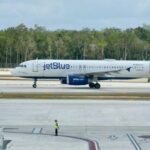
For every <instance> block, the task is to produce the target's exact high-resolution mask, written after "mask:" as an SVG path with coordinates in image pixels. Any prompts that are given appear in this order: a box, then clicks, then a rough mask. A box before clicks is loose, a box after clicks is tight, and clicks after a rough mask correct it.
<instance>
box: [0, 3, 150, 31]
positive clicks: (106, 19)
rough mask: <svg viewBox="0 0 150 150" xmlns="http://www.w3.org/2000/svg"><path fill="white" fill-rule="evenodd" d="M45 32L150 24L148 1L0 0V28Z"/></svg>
mask: <svg viewBox="0 0 150 150" xmlns="http://www.w3.org/2000/svg"><path fill="white" fill-rule="evenodd" d="M22 23H23V24H25V25H26V26H27V27H34V25H35V24H36V25H39V26H44V27H46V29H48V30H57V29H68V30H72V29H73V30H74V29H75V30H81V29H83V28H90V29H96V30H101V29H104V28H110V27H115V28H121V29H126V28H135V27H138V26H143V24H147V25H150V0H0V29H5V28H8V27H14V26H17V25H19V24H22Z"/></svg>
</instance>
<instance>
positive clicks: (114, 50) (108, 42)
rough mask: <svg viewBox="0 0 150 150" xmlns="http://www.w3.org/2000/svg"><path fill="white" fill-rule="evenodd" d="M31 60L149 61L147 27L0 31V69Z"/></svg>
mask: <svg viewBox="0 0 150 150" xmlns="http://www.w3.org/2000/svg"><path fill="white" fill-rule="evenodd" d="M31 59H97V60H101V59H117V60H120V59H122V60H150V26H149V25H143V27H137V28H134V29H133V28H130V29H126V30H121V29H118V28H105V29H103V30H101V31H98V30H94V29H92V30H91V29H89V28H84V29H82V30H80V31H78V30H56V31H49V30H47V29H46V28H44V27H41V26H37V25H35V26H34V28H28V27H26V26H25V25H24V24H20V25H18V26H17V27H10V28H7V29H5V30H0V67H13V66H12V65H16V64H19V63H20V62H23V61H27V60H31Z"/></svg>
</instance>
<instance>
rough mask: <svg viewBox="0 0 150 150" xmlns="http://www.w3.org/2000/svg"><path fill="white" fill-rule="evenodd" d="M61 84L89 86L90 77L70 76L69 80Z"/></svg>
mask: <svg viewBox="0 0 150 150" xmlns="http://www.w3.org/2000/svg"><path fill="white" fill-rule="evenodd" d="M61 83H62V84H69V85H86V84H88V77H86V76H80V75H69V76H68V77H67V78H63V79H61Z"/></svg>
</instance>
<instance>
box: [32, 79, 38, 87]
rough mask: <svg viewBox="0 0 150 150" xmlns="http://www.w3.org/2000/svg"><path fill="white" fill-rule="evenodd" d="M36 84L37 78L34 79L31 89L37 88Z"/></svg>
mask: <svg viewBox="0 0 150 150" xmlns="http://www.w3.org/2000/svg"><path fill="white" fill-rule="evenodd" d="M36 82H37V78H34V83H33V88H36V87H37V85H36Z"/></svg>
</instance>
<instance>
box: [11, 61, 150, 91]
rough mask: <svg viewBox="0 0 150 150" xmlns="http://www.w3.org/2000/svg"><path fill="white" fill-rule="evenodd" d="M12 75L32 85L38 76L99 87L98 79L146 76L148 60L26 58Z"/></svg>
mask: <svg viewBox="0 0 150 150" xmlns="http://www.w3.org/2000/svg"><path fill="white" fill-rule="evenodd" d="M12 75H14V76H17V77H23V78H33V79H34V83H33V88H36V87H37V80H38V79H42V78H45V79H46V78H51V79H60V80H61V83H62V84H68V85H86V84H88V85H89V87H90V88H96V89H99V88H100V87H101V86H100V84H99V83H98V80H107V79H135V78H149V77H150V61H122V60H51V59H47V60H44V59H43V60H38V59H36V60H30V61H25V62H23V63H21V64H20V65H19V66H17V67H16V68H15V69H13V70H12Z"/></svg>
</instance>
